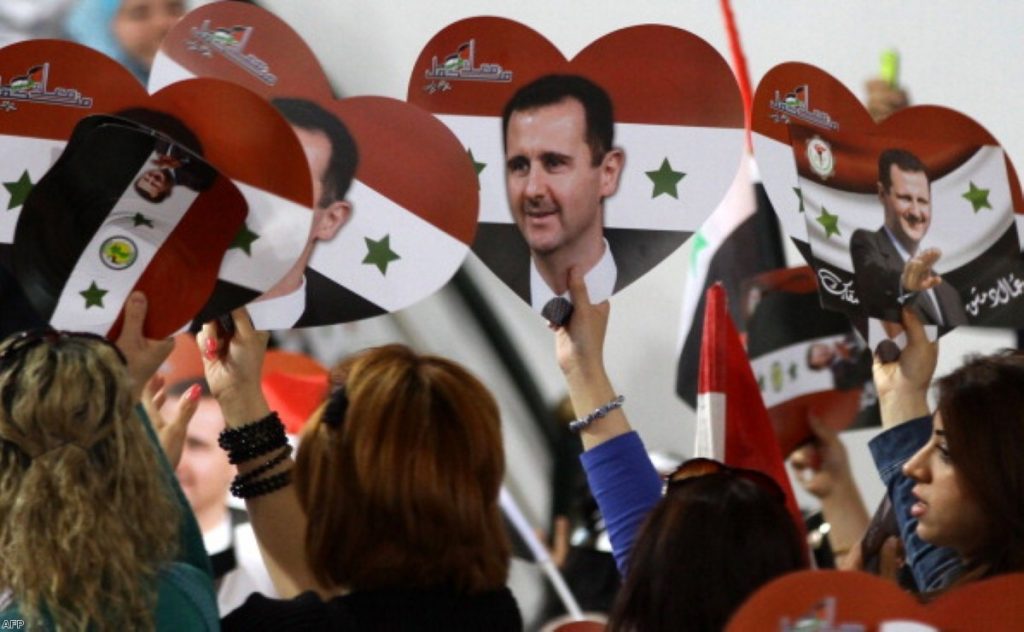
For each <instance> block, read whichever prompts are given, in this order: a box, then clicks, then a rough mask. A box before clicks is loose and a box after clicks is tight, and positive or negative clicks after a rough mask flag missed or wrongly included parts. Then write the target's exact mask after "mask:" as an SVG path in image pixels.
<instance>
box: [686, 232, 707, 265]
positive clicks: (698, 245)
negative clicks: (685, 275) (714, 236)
mask: <svg viewBox="0 0 1024 632" xmlns="http://www.w3.org/2000/svg"><path fill="white" fill-rule="evenodd" d="M707 247H708V240H707V238H706V237H704V233H702V232H701V231H699V230H698V231H697V233H696V234H695V235H694V236H693V248H692V249H691V250H690V269H691V270H695V269H696V268H697V257H699V256H700V251H701V250H704V249H705V248H707Z"/></svg>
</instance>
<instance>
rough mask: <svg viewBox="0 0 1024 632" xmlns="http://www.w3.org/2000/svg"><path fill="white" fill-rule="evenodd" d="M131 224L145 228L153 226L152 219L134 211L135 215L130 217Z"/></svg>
mask: <svg viewBox="0 0 1024 632" xmlns="http://www.w3.org/2000/svg"><path fill="white" fill-rule="evenodd" d="M132 226H135V227H138V226H145V227H147V228H153V220H151V219H149V218H148V217H146V216H145V215H143V214H142V213H136V214H135V217H133V218H132Z"/></svg>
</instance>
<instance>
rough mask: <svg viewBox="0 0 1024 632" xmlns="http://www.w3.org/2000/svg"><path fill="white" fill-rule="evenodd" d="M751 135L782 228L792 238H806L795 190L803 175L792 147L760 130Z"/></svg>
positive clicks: (760, 169)
mask: <svg viewBox="0 0 1024 632" xmlns="http://www.w3.org/2000/svg"><path fill="white" fill-rule="evenodd" d="M780 125H781V123H780ZM752 136H753V141H754V155H755V156H757V158H756V160H757V167H758V170H759V171H760V172H761V182H762V184H763V185H764V190H765V192H766V193H767V194H768V199H769V200H771V202H772V206H773V207H774V208H775V214H776V215H777V216H778V217H779V223H780V224H782V230H783V231H785V233H786V234H787V235H789V236H790V237H792V238H793V239H799V240H800V241H807V227H806V226H805V225H804V214H803V213H801V212H800V198H799V197H798V196H797V194H796V191H794V189H796V188H799V187H800V177H799V175H798V174H797V171H796V161H795V160H794V159H793V147H792V146H791V145H790V144H789V143H780V142H779V141H777V140H775V139H774V138H771V137H768V136H763V135H761V134H757V133H755V134H753V135H752Z"/></svg>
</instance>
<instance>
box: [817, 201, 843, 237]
mask: <svg viewBox="0 0 1024 632" xmlns="http://www.w3.org/2000/svg"><path fill="white" fill-rule="evenodd" d="M815 221H816V222H818V223H819V224H821V225H822V226H823V227H824V228H825V236H826V237H831V236H832V235H837V236H842V233H840V232H839V216H838V215H833V214H831V213H829V212H828V209H826V208H825V207H824V206H823V207H821V215H819V216H818V219H816V220H815Z"/></svg>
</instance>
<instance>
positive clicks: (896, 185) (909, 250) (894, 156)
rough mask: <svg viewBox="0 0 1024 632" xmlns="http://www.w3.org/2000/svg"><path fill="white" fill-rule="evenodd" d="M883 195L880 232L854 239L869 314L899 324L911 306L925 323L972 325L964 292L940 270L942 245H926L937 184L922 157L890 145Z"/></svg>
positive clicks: (882, 172) (881, 164)
mask: <svg viewBox="0 0 1024 632" xmlns="http://www.w3.org/2000/svg"><path fill="white" fill-rule="evenodd" d="M878 199H879V201H880V202H881V203H882V208H883V210H884V212H885V216H884V221H883V225H882V227H881V228H879V229H878V230H876V231H870V230H864V229H860V230H857V231H855V232H854V233H853V237H852V238H851V239H850V256H851V259H852V261H853V271H854V280H855V283H856V286H857V295H858V297H859V299H860V302H861V305H862V306H863V308H864V310H865V312H866V313H867V315H868V316H873V317H877V318H882V319H884V320H886V321H892V322H898V321H899V320H900V308H901V307H903V306H908V307H911V308H912V309H914V310H915V312H916V313H917V314H918V316H919V317H920V318H921V320H922V322H924V323H925V324H930V325H939V326H941V327H944V328H949V327H954V326H956V325H963V324H966V323H967V314H966V312H965V310H964V306H963V301H962V300H961V299H960V295H959V292H958V291H957V289H956V288H954V287H952V286H951V285H950V284H949V283H944V282H943V280H942V277H940V276H939V275H937V274H935V272H934V270H933V268H932V267H933V266H934V264H935V263H936V262H937V261H938V260H939V258H940V257H941V256H942V253H941V251H940V250H939V249H938V248H925V249H921V248H920V245H921V242H922V240H923V239H924V238H925V235H927V233H928V227H929V226H930V224H931V219H932V211H933V208H932V195H931V182H930V180H929V177H928V173H927V169H926V167H925V165H924V163H923V162H922V161H921V159H920V158H918V157H917V156H915V155H914V154H912V153H910V152H909V151H906V150H903V149H887V150H885V151H883V152H882V153H881V155H880V156H879V158H878Z"/></svg>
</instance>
